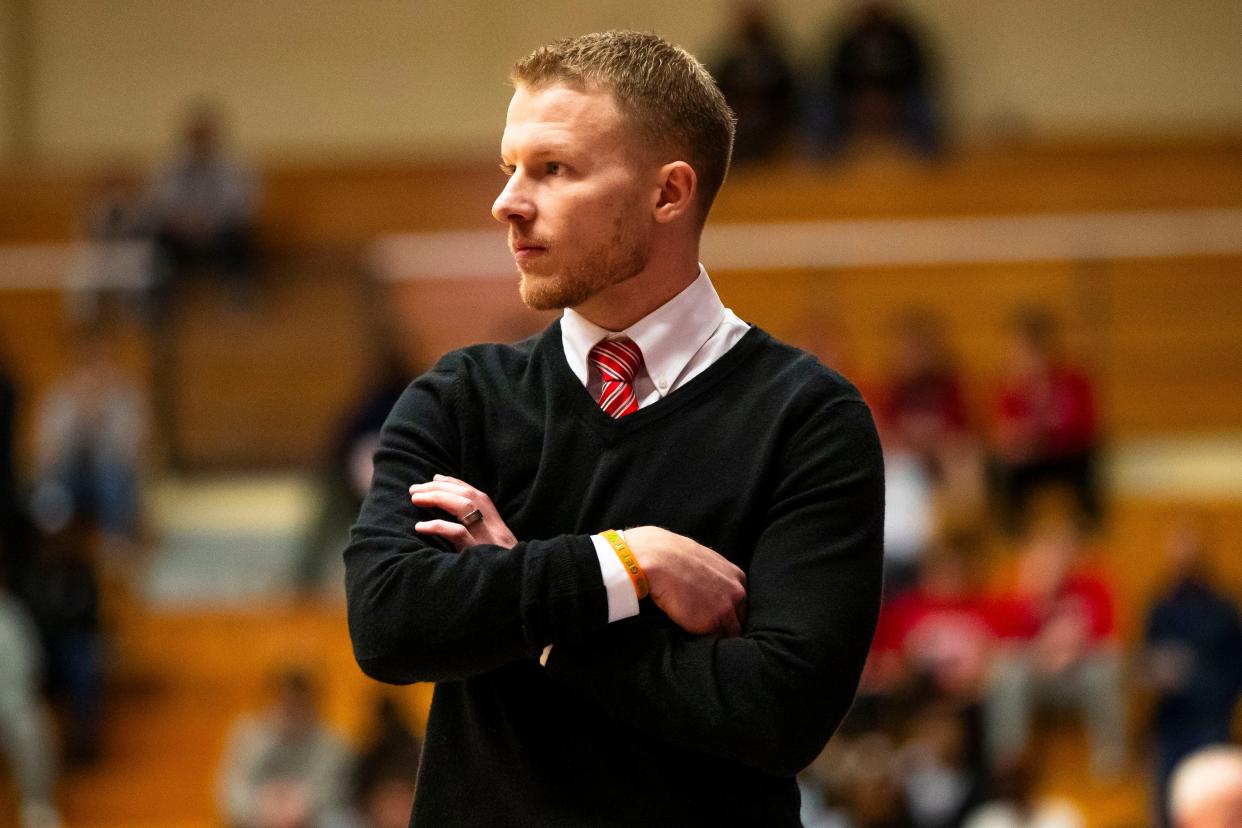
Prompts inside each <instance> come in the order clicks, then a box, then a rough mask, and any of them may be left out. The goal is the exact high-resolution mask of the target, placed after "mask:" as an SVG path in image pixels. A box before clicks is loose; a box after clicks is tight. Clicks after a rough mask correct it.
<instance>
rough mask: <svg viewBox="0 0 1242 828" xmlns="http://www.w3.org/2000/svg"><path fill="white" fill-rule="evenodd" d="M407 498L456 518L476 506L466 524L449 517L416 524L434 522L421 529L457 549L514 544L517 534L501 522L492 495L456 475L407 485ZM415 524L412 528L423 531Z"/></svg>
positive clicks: (438, 476)
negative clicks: (474, 513)
mask: <svg viewBox="0 0 1242 828" xmlns="http://www.w3.org/2000/svg"><path fill="white" fill-rule="evenodd" d="M410 502H411V503H413V504H414V505H415V506H418V507H420V508H428V509H431V508H434V509H440V510H443V511H444V512H447V513H448V514H449V515H451V516H452V517H454V518H456V519H457V520H459V521H460V520H463V519H465V518H466V517H467V516H468V515H470V513H471V512H475V511H476V510H477V515H475V519H472V520H471V521H470V524H469V526H468V527H466V526H462V525H459V524H456V523H453V521H451V520H450V521H423V522H422V523H419V524H418V527H422V526H437V527H438V528H437V529H436V530H434V531H431V530H428V531H426V532H425V533H426V534H434V535H440V536H441V537H445V538H448V539H449V540H451V541H452V542H453V543H454V545H456V546H457V550H458V551H459V552H460V551H461V550H462V549H464V548H465V547H467V546H474V545H479V544H491V545H493V546H500V547H502V548H504V549H512V548H513V547H514V546H516V545H517V538H515V537H514V535H513V533H512V532H511V531H509V527H508V526H506V525H505V522H504V519H503V518H502V517H501V516H500V513H499V512H498V511H497V510H496V507H495V506H494V505H493V504H492V499H491V498H490V497H488V496H487V494H486V493H484V492H481V491H479V490H478V489H476V488H475V487H474V486H471V485H470V484H468V483H465V482H464V481H461V480H458V479H457V478H456V477H449V476H448V475H444V474H437V475H435V476H434V477H433V478H432V479H431V480H428V481H426V482H423V483H415V484H414V485H413V486H410ZM418 527H416V531H418V532H420V533H422V532H424V530H423V529H421V528H418ZM450 527H455V528H450Z"/></svg>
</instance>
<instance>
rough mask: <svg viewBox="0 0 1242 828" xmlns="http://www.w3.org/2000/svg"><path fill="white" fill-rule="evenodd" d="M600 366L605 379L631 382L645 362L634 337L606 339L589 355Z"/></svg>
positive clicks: (591, 360) (594, 363)
mask: <svg viewBox="0 0 1242 828" xmlns="http://www.w3.org/2000/svg"><path fill="white" fill-rule="evenodd" d="M587 359H588V360H590V362H591V364H592V365H594V366H595V367H597V368H599V371H600V374H601V375H603V378H604V380H605V381H609V380H611V381H613V382H624V383H631V382H633V381H634V374H635V373H636V372H637V371H638V366H639V365H642V364H643V353H642V351H640V350H638V346H637V345H635V344H634V341H633V340H632V339H629V338H628V337H621V338H620V339H605V340H603V341H601V342H600V343H599V344H597V345H596V346H595V347H594V348H592V349H591V354H590V356H588V357H587Z"/></svg>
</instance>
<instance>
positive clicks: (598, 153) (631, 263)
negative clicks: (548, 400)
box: [492, 84, 659, 310]
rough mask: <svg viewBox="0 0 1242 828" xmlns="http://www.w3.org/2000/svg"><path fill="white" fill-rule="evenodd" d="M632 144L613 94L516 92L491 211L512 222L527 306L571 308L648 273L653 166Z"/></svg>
mask: <svg viewBox="0 0 1242 828" xmlns="http://www.w3.org/2000/svg"><path fill="white" fill-rule="evenodd" d="M635 143H636V139H635V138H634V137H633V136H632V135H629V134H627V133H626V130H625V125H624V122H623V118H622V115H621V112H620V110H619V109H618V107H617V104H616V101H615V100H614V99H613V96H612V94H611V93H609V92H606V91H593V92H587V91H582V90H580V89H575V88H571V87H569V86H565V85H562V84H554V85H551V86H543V87H539V88H535V89H532V88H529V87H527V86H519V87H518V88H517V91H516V92H515V93H514V95H513V100H512V101H511V102H510V104H509V116H508V119H507V120H506V122H505V132H504V137H503V138H502V139H501V144H500V156H501V167H502V169H503V170H504V172H505V174H506V175H507V176H508V177H509V180H508V183H507V184H506V185H505V188H504V190H502V191H501V193H500V196H499V197H498V198H497V199H496V202H495V203H494V204H493V205H492V215H493V216H494V217H495V218H496V220H497V221H500V222H504V223H505V224H507V225H508V226H509V249H510V250H511V251H512V252H513V257H514V259H515V261H516V262H517V268H518V272H519V273H520V274H521V286H520V290H521V295H522V301H523V302H525V303H526V304H527V305H528V306H530V307H532V308H535V309H536V310H555V309H559V308H566V307H576V306H578V305H580V304H582V303H583V302H585V301H586V300H588V299H590V298H591V297H592V296H594V295H595V294H597V293H599V292H600V291H601V290H603V289H604V288H607V287H608V286H610V285H613V284H616V283H618V282H623V281H625V280H626V279H630V278H632V277H633V276H636V275H638V274H639V273H640V272H642V270H643V268H644V267H646V265H647V260H648V258H649V256H650V237H651V228H652V214H651V209H652V207H654V205H655V198H656V197H657V195H658V192H659V187H658V180H657V177H656V172H657V170H658V165H657V164H655V163H654V162H650V163H645V162H643V161H641V160H640V159H641V158H642V157H644V156H643V155H642V154H641V153H640V152H639V151H638V148H637V147H636V146H634V144H635Z"/></svg>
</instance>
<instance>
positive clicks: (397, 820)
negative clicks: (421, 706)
mask: <svg viewBox="0 0 1242 828" xmlns="http://www.w3.org/2000/svg"><path fill="white" fill-rule="evenodd" d="M421 752H422V745H421V744H420V743H419V741H418V737H416V736H415V735H414V731H413V730H412V729H411V728H410V726H409V724H408V723H407V722H406V720H405V717H404V716H403V715H402V713H401V708H400V707H398V706H397V703H396V701H395V700H394V699H393V698H392V697H391V696H386V695H385V696H380V697H379V699H378V700H377V703H376V710H375V728H374V732H373V733H372V734H371V737H370V738H369V740H368V741H367V744H366V745H365V746H364V747H363V749H362V751H361V752H360V753H359V755H358V761H357V762H356V764H355V765H354V796H353V801H354V808H355V810H356V811H357V812H358V814H359V815H360V816H361V818H362V821H363V822H364V824H365V825H367V826H368V828H406V826H407V825H409V822H410V813H411V811H412V810H413V807H414V783H415V780H416V778H417V776H418V759H419V755H420V753H421Z"/></svg>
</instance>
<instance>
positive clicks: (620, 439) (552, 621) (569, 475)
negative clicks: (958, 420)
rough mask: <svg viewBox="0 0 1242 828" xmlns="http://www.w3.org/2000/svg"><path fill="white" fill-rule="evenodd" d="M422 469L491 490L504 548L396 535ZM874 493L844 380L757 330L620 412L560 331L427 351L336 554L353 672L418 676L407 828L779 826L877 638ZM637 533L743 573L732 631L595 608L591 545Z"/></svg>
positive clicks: (647, 611)
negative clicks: (743, 596)
mask: <svg viewBox="0 0 1242 828" xmlns="http://www.w3.org/2000/svg"><path fill="white" fill-rule="evenodd" d="M436 473H443V474H448V475H451V476H454V477H459V478H461V479H463V480H466V481H468V482H469V483H470V484H472V485H474V486H476V487H478V488H479V489H481V490H482V491H484V492H487V493H488V494H489V495H490V496H491V498H492V500H493V502H494V503H495V504H496V506H497V508H498V509H499V512H500V514H501V516H502V517H503V518H504V520H505V521H506V523H507V524H508V526H509V528H510V529H511V530H512V531H513V533H514V535H515V536H516V537H518V538H520V539H521V542H520V543H519V544H518V545H517V546H516V547H514V548H513V549H507V550H506V549H500V548H498V547H494V546H477V547H473V548H470V549H467V550H465V551H463V552H462V553H460V554H457V553H454V552H453V551H452V548H451V546H450V545H449V544H447V543H446V542H443V541H441V540H439V539H437V538H432V537H423V536H419V535H418V534H416V533H415V532H414V524H415V522H416V521H418V520H422V519H427V518H428V517H430V515H429V514H428V513H427V512H425V511H424V510H421V509H417V508H415V507H414V506H412V505H411V503H410V500H409V495H408V488H409V486H410V484H412V483H415V482H420V481H425V480H429V479H431V477H432V475H434V474H436ZM883 499H884V483H883V466H882V462H881V457H880V449H879V444H878V441H877V439H876V435H875V429H874V426H873V425H872V421H871V417H870V414H869V413H868V411H867V408H866V406H865V405H864V403H863V401H862V399H861V397H860V396H859V394H858V392H857V391H856V390H855V389H854V388H853V386H851V385H850V384H849V383H848V382H846V381H845V380H844V379H842V378H841V377H840V376H839V375H838V374H836V373H834V372H833V371H831V370H829V369H826V368H824V367H823V366H821V365H820V364H819V363H818V362H817V361H816V360H815V359H814V358H813V357H810V356H808V355H807V354H805V353H803V352H801V351H799V350H797V349H795V348H792V347H790V346H788V345H785V344H782V343H780V342H778V341H776V340H775V339H773V338H772V337H771V336H769V335H768V334H767V333H765V332H763V331H762V330H760V329H758V328H752V329H751V330H749V331H748V332H747V333H746V334H745V335H744V336H743V337H742V339H741V340H740V341H739V342H738V343H737V344H736V345H735V346H734V347H733V348H732V349H730V350H729V351H728V352H727V353H726V354H725V355H724V356H723V357H721V358H720V359H719V360H718V361H717V362H715V363H713V364H712V365H711V366H710V367H709V368H708V369H707V370H706V371H704V372H703V373H702V374H700V375H699V376H697V377H695V378H694V379H692V380H690V381H689V382H688V383H686V384H685V385H684V386H683V387H681V388H679V389H678V390H676V391H675V392H673V393H672V394H670V395H669V396H667V397H665V398H664V399H662V400H659V401H658V402H655V403H653V404H651V405H649V406H646V407H644V408H642V409H640V410H639V411H637V412H636V413H634V414H631V415H630V416H628V417H625V418H623V419H621V420H613V419H611V418H610V417H608V416H607V415H605V414H604V413H603V412H602V411H600V409H599V408H598V406H597V405H596V403H595V401H594V400H593V399H592V398H591V397H590V395H589V394H588V393H587V391H586V389H585V388H583V386H582V384H581V383H580V382H578V380H577V378H576V377H575V376H574V374H573V372H572V371H571V370H570V368H569V366H568V365H567V364H566V362H565V356H564V351H563V349H562V345H561V331H560V325H559V323H554V324H553V325H552V326H551V327H549V328H548V329H547V330H546V331H545V332H544V333H543V334H541V335H539V336H536V337H533V338H532V339H530V340H527V341H525V342H523V343H519V344H518V345H516V346H502V345H480V346H475V347H471V348H466V349H463V350H460V351H456V352H453V353H451V354H449V355H447V356H446V357H444V358H443V359H442V360H441V361H440V363H439V364H438V365H437V366H436V367H435V368H434V369H433V370H431V371H430V372H429V373H427V374H425V375H424V376H422V377H420V378H419V379H418V380H416V381H415V382H414V383H413V384H412V385H410V387H409V388H408V389H407V390H406V392H405V394H404V395H403V396H402V397H401V399H400V401H399V402H398V403H397V405H396V407H395V408H394V409H393V411H392V414H391V415H390V416H389V418H388V421H387V423H386V424H385V426H384V429H383V432H382V434H381V437H380V444H379V448H378V449H377V451H376V453H375V477H374V482H373V484H372V488H371V491H370V493H369V494H368V495H367V498H366V501H365V503H364V505H363V507H362V513H361V515H360V516H359V518H358V522H357V524H356V525H355V526H354V528H353V532H352V537H351V541H350V544H349V547H348V548H347V549H346V551H345V561H346V566H347V571H346V588H347V597H348V609H349V627H350V634H351V636H352V639H353V645H354V652H355V655H356V656H357V659H358V663H359V664H360V665H361V666H362V668H363V670H364V671H365V672H366V673H367V674H368V675H371V676H373V677H374V678H377V679H379V680H381V681H387V682H392V683H397V684H401V683H408V682H413V681H435V682H437V684H436V690H435V695H434V701H433V702H432V708H431V719H430V722H429V723H428V726H427V734H426V742H425V746H424V753H423V765H422V768H421V770H420V776H419V784H418V792H417V797H416V800H415V806H414V815H413V823H412V824H413V825H416V826H435V828H439V826H457V825H478V826H505V825H514V826H528V825H529V826H662V825H668V826H690V825H713V826H719V825H756V826H785V825H790V826H792V825H798V824H799V822H798V807H799V801H798V792H797V787H796V784H795V782H794V779H793V775H794V774H795V773H796V772H797V771H798V770H799V769H800V768H802V767H804V766H805V765H806V764H807V763H809V762H810V761H811V759H813V758H814V757H815V756H816V754H817V753H818V752H819V750H820V749H821V748H822V747H823V745H824V743H825V742H826V741H827V739H828V737H829V736H830V735H831V733H832V731H833V729H834V728H835V727H836V725H837V724H838V723H839V722H840V720H841V718H842V717H843V716H844V715H845V712H846V710H847V708H848V707H849V704H850V701H851V699H852V697H853V694H854V691H855V689H856V686H857V681H858V676H859V673H860V671H861V669H862V664H863V660H864V658H865V656H866V653H867V649H868V646H869V644H870V641H871V635H872V632H873V629H874V625H875V617H876V613H877V609H878V604H879V591H880V565H881V542H882V524H883V512H884V505H883ZM646 524H652V525H657V526H663V527H665V528H667V529H670V530H672V531H674V532H678V533H680V534H683V535H686V536H689V537H691V538H694V539H695V540H696V541H698V542H700V543H702V544H704V545H706V546H708V547H710V548H712V549H714V550H716V551H717V552H719V553H720V554H722V555H724V556H726V557H727V558H729V559H730V560H732V561H733V562H734V563H736V564H737V565H738V566H740V567H741V568H742V569H743V570H745V571H746V573H747V578H748V585H747V589H748V608H749V618H748V621H747V623H746V625H745V630H744V633H743V635H741V636H740V637H735V638H723V637H720V636H714V635H709V636H692V635H689V634H687V633H685V632H683V631H682V630H680V629H679V628H677V627H676V626H674V625H673V624H672V623H671V622H670V621H669V620H668V619H667V617H665V616H664V615H663V613H661V612H660V611H659V609H658V608H657V607H655V606H654V604H652V603H651V602H650V601H644V602H642V609H641V613H640V614H639V615H638V616H637V617H635V618H631V619H626V620H624V621H619V622H616V623H613V624H608V623H607V597H606V594H605V590H604V587H603V584H602V581H601V577H600V572H599V563H598V561H597V559H596V555H595V551H594V547H593V545H592V543H591V539H590V536H591V535H592V534H594V533H596V532H599V531H601V530H604V529H608V528H625V527H630V526H637V525H646ZM547 644H553V645H555V646H554V648H553V651H552V655H551V658H550V659H549V660H548V664H547V667H546V668H544V667H541V666H540V664H539V661H538V656H539V654H540V652H541V651H542V650H543V648H544V646H545V645H547Z"/></svg>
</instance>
